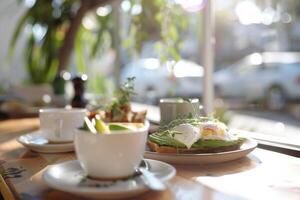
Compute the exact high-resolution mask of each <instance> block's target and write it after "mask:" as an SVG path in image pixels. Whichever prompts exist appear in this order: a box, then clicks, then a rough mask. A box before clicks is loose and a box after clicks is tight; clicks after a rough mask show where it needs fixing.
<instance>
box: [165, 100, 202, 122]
mask: <svg viewBox="0 0 300 200" xmlns="http://www.w3.org/2000/svg"><path fill="white" fill-rule="evenodd" d="M159 108H160V121H161V123H169V122H170V121H172V120H174V119H176V118H177V117H187V116H190V115H191V117H199V116H201V115H202V114H203V113H202V112H203V110H202V105H201V104H200V102H199V100H198V99H190V100H189V101H187V100H184V99H181V98H164V99H160V102H159Z"/></svg>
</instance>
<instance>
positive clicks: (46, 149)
mask: <svg viewBox="0 0 300 200" xmlns="http://www.w3.org/2000/svg"><path fill="white" fill-rule="evenodd" d="M17 141H18V142H19V143H21V144H22V145H24V146H25V147H27V148H28V149H31V150H33V151H36V152H40V153H65V152H72V151H74V143H73V142H68V143H51V142H49V141H48V140H47V139H46V138H45V137H44V136H43V134H42V133H41V132H40V131H36V132H32V133H29V134H26V135H22V136H20V137H18V138H17Z"/></svg>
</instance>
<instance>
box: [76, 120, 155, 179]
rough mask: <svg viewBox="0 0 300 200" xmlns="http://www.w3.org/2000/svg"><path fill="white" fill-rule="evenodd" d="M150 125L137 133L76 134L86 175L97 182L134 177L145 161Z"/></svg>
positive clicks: (129, 131)
mask: <svg viewBox="0 0 300 200" xmlns="http://www.w3.org/2000/svg"><path fill="white" fill-rule="evenodd" d="M148 129H149V123H146V124H145V127H143V128H140V129H138V130H135V131H131V130H126V131H114V132H113V133H110V134H99V133H97V134H92V133H91V132H89V131H85V130H80V129H78V130H76V131H75V139H74V144H75V151H76V155H77V158H78V160H79V162H80V164H81V166H82V168H83V170H84V172H85V173H86V174H87V175H88V176H89V177H91V178H96V179H104V180H105V179H120V178H125V177H129V176H131V175H133V174H134V172H135V170H136V169H137V168H138V166H139V164H140V163H141V161H142V159H143V154H144V152H145V147H146V140H147V135H148Z"/></svg>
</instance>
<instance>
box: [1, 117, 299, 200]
mask: <svg viewBox="0 0 300 200" xmlns="http://www.w3.org/2000/svg"><path fill="white" fill-rule="evenodd" d="M38 126H39V121H38V119H35V118H33V119H21V120H9V121H4V122H0V173H1V177H0V179H1V180H2V182H1V192H2V194H3V196H5V197H6V198H7V199H25V200H27V199H33V200H39V199H56V200H59V199H67V200H68V199H70V200H71V199H72V200H76V199H82V198H80V197H76V196H73V195H71V194H68V193H64V192H61V191H58V190H53V189H51V188H49V187H47V185H45V183H44V182H43V181H42V179H41V175H42V173H43V172H44V171H45V169H46V168H47V166H49V165H51V164H55V163H59V162H62V161H66V160H72V159H75V155H74V153H64V154H40V153H35V152H32V151H30V150H27V149H26V148H24V147H23V146H22V145H21V144H19V143H17V142H16V140H15V139H16V137H18V136H19V135H22V134H25V133H28V132H30V131H32V130H35V129H38ZM175 168H176V170H177V175H176V177H175V178H173V179H172V180H171V181H169V182H168V189H167V190H166V191H164V192H153V191H149V192H147V193H145V194H143V195H141V196H138V197H136V198H135V199H142V200H150V199H151V200H153V199H154V200H155V199H162V200H169V199H180V200H181V199H182V200H186V199H188V200H189V199H205V200H211V199H222V200H223V199H265V200H266V199H272V200H273V199H289V200H290V199H300V159H298V158H294V157H290V156H286V155H283V154H279V153H275V152H271V151H267V150H262V149H258V148H257V149H256V150H254V151H253V152H252V153H251V154H250V155H248V156H247V157H245V158H242V159H239V160H236V161H232V162H227V163H222V164H214V165H194V166H191V165H175ZM12 169H14V172H18V175H19V176H17V177H13V176H10V174H9V173H8V172H10V171H11V170H12Z"/></svg>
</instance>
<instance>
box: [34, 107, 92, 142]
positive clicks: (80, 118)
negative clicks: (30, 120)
mask: <svg viewBox="0 0 300 200" xmlns="http://www.w3.org/2000/svg"><path fill="white" fill-rule="evenodd" d="M85 116H86V110H85V109H78V108H72V109H64V108H45V109H40V111H39V117H40V130H41V133H42V134H43V135H44V137H45V138H47V139H48V140H49V141H51V142H72V141H73V139H74V130H75V129H77V128H78V127H81V126H82V125H83V123H84V117H85Z"/></svg>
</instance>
